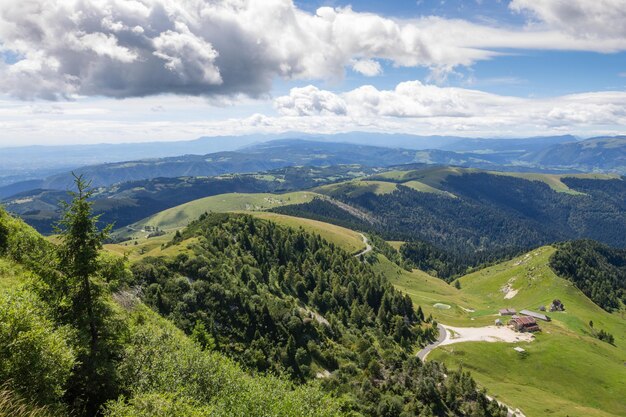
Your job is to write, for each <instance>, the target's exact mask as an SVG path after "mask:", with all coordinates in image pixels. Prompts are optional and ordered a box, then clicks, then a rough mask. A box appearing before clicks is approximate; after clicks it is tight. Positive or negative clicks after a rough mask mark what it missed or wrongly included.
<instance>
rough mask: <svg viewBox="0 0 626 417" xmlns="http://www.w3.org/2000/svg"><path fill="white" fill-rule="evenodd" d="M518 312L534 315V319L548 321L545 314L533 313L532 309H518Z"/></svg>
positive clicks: (548, 318)
mask: <svg viewBox="0 0 626 417" xmlns="http://www.w3.org/2000/svg"><path fill="white" fill-rule="evenodd" d="M520 314H523V315H525V316H530V317H534V318H536V319H539V320H543V321H550V317H548V316H546V315H545V314H541V313H535V312H534V311H530V310H522V311H520Z"/></svg>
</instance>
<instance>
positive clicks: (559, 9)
mask: <svg viewBox="0 0 626 417" xmlns="http://www.w3.org/2000/svg"><path fill="white" fill-rule="evenodd" d="M509 7H510V8H511V9H512V10H514V11H517V12H527V13H530V14H531V15H532V16H534V17H536V18H537V19H539V20H540V21H541V22H544V23H546V24H547V25H549V26H550V27H551V28H554V29H558V30H561V31H563V32H566V33H569V34H571V35H572V36H575V37H579V38H591V39H621V40H623V39H624V37H626V25H625V24H624V22H626V1H624V0H513V1H511V3H510V4H509Z"/></svg>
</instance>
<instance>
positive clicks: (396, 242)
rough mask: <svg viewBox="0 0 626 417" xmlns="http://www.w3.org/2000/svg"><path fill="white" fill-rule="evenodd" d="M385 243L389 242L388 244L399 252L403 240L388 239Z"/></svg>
mask: <svg viewBox="0 0 626 417" xmlns="http://www.w3.org/2000/svg"><path fill="white" fill-rule="evenodd" d="M387 243H388V244H389V246H391V247H392V248H394V249H395V250H397V251H398V252H399V251H400V248H401V247H402V245H404V243H405V242H404V241H402V240H388V241H387Z"/></svg>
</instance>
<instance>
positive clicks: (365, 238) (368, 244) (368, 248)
mask: <svg viewBox="0 0 626 417" xmlns="http://www.w3.org/2000/svg"><path fill="white" fill-rule="evenodd" d="M359 234H360V235H361V237H362V238H363V243H364V244H365V249H364V250H362V251H361V252H359V253H357V254H356V255H354V256H355V258H358V257H359V256H361V255H365V254H366V253H368V252H371V251H372V245H370V243H369V241H368V240H367V237H366V236H365V235H364V234H363V233H359Z"/></svg>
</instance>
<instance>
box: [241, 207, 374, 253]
mask: <svg viewBox="0 0 626 417" xmlns="http://www.w3.org/2000/svg"><path fill="white" fill-rule="evenodd" d="M248 214H251V215H253V216H255V217H258V218H261V219H265V220H271V221H273V222H275V223H278V224H280V225H283V226H287V227H290V228H295V229H297V228H300V227H301V228H302V229H304V230H305V231H307V232H310V233H315V234H319V235H320V236H321V237H322V238H324V239H326V240H327V241H329V242H331V243H333V244H335V245H337V246H339V247H341V248H343V249H344V250H346V251H348V252H350V253H356V252H359V251H361V250H363V249H365V245H364V244H363V238H362V237H361V235H360V234H359V233H357V232H355V231H353V230H350V229H346V228H345V227H341V226H336V225H334V224H329V223H324V222H320V221H317V220H310V219H302V218H299V217H293V216H286V215H284V214H278V213H268V212H251V213H248Z"/></svg>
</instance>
